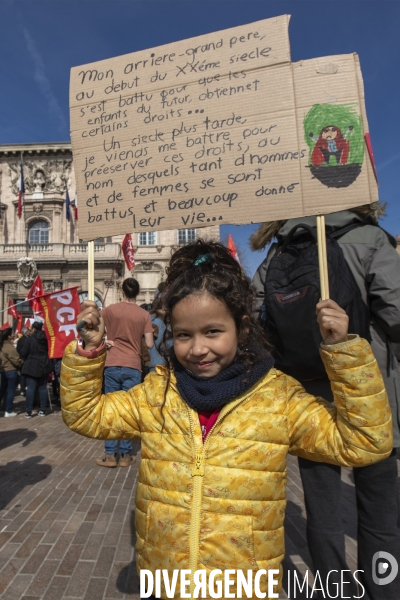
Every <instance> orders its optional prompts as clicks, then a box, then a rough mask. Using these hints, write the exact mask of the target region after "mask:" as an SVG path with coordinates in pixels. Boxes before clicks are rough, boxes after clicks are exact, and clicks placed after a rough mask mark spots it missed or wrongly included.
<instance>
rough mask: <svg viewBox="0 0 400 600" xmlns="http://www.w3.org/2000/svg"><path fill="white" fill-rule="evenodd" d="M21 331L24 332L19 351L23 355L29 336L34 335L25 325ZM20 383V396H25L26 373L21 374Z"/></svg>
mask: <svg viewBox="0 0 400 600" xmlns="http://www.w3.org/2000/svg"><path fill="white" fill-rule="evenodd" d="M21 333H22V335H21V337H20V338H19V340H18V342H17V352H18V354H19V355H20V356H21V351H22V348H23V346H24V344H25V342H26V340H27V339H28V337H29V336H30V335H32V331H31V330H30V329H29V327H23V328H22V331H21ZM19 385H20V396H25V394H26V381H25V375H21V377H20V380H19Z"/></svg>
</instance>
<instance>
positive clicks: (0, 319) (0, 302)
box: [0, 281, 7, 324]
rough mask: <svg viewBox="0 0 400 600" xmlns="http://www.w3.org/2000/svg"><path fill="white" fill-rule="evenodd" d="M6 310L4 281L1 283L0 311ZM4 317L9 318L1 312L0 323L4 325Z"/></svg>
mask: <svg viewBox="0 0 400 600" xmlns="http://www.w3.org/2000/svg"><path fill="white" fill-rule="evenodd" d="M3 310H4V283H3V281H0V311H3ZM4 317H7V315H6V314H5V313H3V312H0V323H1V324H3V323H4Z"/></svg>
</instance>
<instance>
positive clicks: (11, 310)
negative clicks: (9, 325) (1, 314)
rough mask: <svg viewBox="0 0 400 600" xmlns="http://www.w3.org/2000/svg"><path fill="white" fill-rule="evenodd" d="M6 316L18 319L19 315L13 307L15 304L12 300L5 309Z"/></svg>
mask: <svg viewBox="0 0 400 600" xmlns="http://www.w3.org/2000/svg"><path fill="white" fill-rule="evenodd" d="M7 314H8V315H11V316H12V317H14V319H18V317H19V314H18V311H17V309H16V307H15V304H14V302H13V301H12V300H9V301H8V309H7Z"/></svg>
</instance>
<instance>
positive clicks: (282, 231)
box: [250, 202, 386, 250]
mask: <svg viewBox="0 0 400 600" xmlns="http://www.w3.org/2000/svg"><path fill="white" fill-rule="evenodd" d="M385 209H386V204H381V203H380V202H373V203H372V204H364V205H363V206H357V207H356V208H352V209H351V210H341V211H339V212H336V213H330V214H329V215H325V223H326V225H327V226H328V227H332V228H333V229H338V228H339V227H345V226H346V225H349V224H350V223H352V222H355V221H360V222H363V221H364V222H365V223H370V224H373V225H376V224H377V223H378V220H379V218H380V217H383V216H384V215H385ZM298 223H305V224H307V225H310V226H314V227H315V216H311V217H299V218H297V219H287V220H285V221H269V222H266V223H262V224H261V225H260V227H259V228H258V229H257V230H256V231H255V232H254V233H253V235H252V236H250V247H251V249H252V250H262V249H263V248H265V246H266V245H267V244H269V242H270V241H271V240H272V239H273V238H274V237H276V236H277V235H278V234H279V235H281V236H283V237H284V236H285V235H287V234H288V233H289V231H290V230H291V229H292V227H294V226H295V225H297V224H298Z"/></svg>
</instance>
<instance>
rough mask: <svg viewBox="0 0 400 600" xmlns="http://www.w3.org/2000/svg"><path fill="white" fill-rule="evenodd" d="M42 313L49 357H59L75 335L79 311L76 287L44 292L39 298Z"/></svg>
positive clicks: (79, 305)
mask: <svg viewBox="0 0 400 600" xmlns="http://www.w3.org/2000/svg"><path fill="white" fill-rule="evenodd" d="M39 302H40V304H41V311H42V313H43V314H44V331H45V333H46V337H47V341H48V344H49V358H61V357H62V355H63V354H64V350H65V348H66V346H67V345H68V344H69V343H70V342H72V341H73V340H74V339H75V338H76V337H77V335H78V334H77V331H76V318H77V316H78V314H79V313H80V311H81V304H80V302H79V294H78V288H77V287H73V288H69V289H66V290H61V291H60V292H54V293H51V294H46V295H44V296H41V297H40V298H39Z"/></svg>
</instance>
